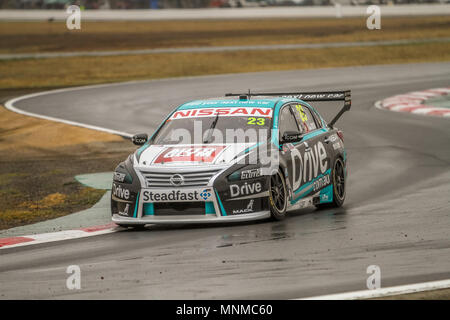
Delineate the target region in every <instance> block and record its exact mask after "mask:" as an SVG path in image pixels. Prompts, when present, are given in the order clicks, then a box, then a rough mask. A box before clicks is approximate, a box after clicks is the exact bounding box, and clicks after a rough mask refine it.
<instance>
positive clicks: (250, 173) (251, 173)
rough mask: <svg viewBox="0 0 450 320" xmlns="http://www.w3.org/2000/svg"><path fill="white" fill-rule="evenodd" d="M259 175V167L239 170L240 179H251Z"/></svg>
mask: <svg viewBox="0 0 450 320" xmlns="http://www.w3.org/2000/svg"><path fill="white" fill-rule="evenodd" d="M260 176H261V168H257V169H250V170H243V171H241V180H247V179H253V178H257V177H260Z"/></svg>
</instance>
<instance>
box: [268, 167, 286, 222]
mask: <svg viewBox="0 0 450 320" xmlns="http://www.w3.org/2000/svg"><path fill="white" fill-rule="evenodd" d="M268 198H269V207H270V213H271V216H272V218H273V219H274V220H283V219H284V218H286V209H287V201H288V196H287V189H286V181H285V179H284V175H283V174H282V173H281V171H280V170H278V171H277V172H276V173H275V174H274V175H272V176H270V183H269V197H268Z"/></svg>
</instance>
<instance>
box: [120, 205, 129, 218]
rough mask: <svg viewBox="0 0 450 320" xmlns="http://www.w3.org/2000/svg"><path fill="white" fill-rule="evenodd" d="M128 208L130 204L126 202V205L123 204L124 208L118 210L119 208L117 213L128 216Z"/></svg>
mask: <svg viewBox="0 0 450 320" xmlns="http://www.w3.org/2000/svg"><path fill="white" fill-rule="evenodd" d="M129 210H130V204H129V203H127V204H126V205H125V208H124V209H123V211H120V210H119V214H120V215H121V216H128V211H129Z"/></svg>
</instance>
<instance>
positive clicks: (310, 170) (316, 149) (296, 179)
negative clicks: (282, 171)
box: [291, 141, 328, 190]
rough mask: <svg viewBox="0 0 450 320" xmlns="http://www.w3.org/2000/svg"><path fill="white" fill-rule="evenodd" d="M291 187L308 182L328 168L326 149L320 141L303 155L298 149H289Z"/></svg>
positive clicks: (296, 187) (295, 188) (297, 186)
mask: <svg viewBox="0 0 450 320" xmlns="http://www.w3.org/2000/svg"><path fill="white" fill-rule="evenodd" d="M291 159H292V164H293V165H292V176H293V178H292V179H293V186H292V187H293V189H294V190H297V189H298V188H299V187H300V186H301V185H302V184H303V183H306V182H309V181H311V180H313V179H314V178H315V177H317V176H318V175H319V174H323V173H324V172H325V171H326V170H327V169H328V160H327V151H326V149H325V147H324V146H323V143H322V142H321V141H319V142H317V143H316V144H315V145H314V146H312V147H311V148H310V151H308V152H304V153H303V155H302V154H301V153H300V151H299V150H298V149H292V150H291Z"/></svg>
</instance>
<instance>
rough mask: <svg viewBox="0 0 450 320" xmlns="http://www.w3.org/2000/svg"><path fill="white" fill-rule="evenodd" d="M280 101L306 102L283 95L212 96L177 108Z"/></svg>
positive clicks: (271, 104) (270, 105) (262, 104)
mask: <svg viewBox="0 0 450 320" xmlns="http://www.w3.org/2000/svg"><path fill="white" fill-rule="evenodd" d="M278 102H283V103H285V102H301V103H305V104H307V103H306V102H304V101H302V100H298V99H295V98H281V97H258V98H255V97H252V98H251V99H249V100H248V99H239V98H236V97H232V98H212V99H203V100H194V101H190V102H187V103H184V104H182V105H181V106H179V107H178V108H177V110H187V109H201V108H218V107H241V108H242V107H258V108H272V109H273V108H275V106H276V105H277V104H278ZM307 105H308V104H307Z"/></svg>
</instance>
